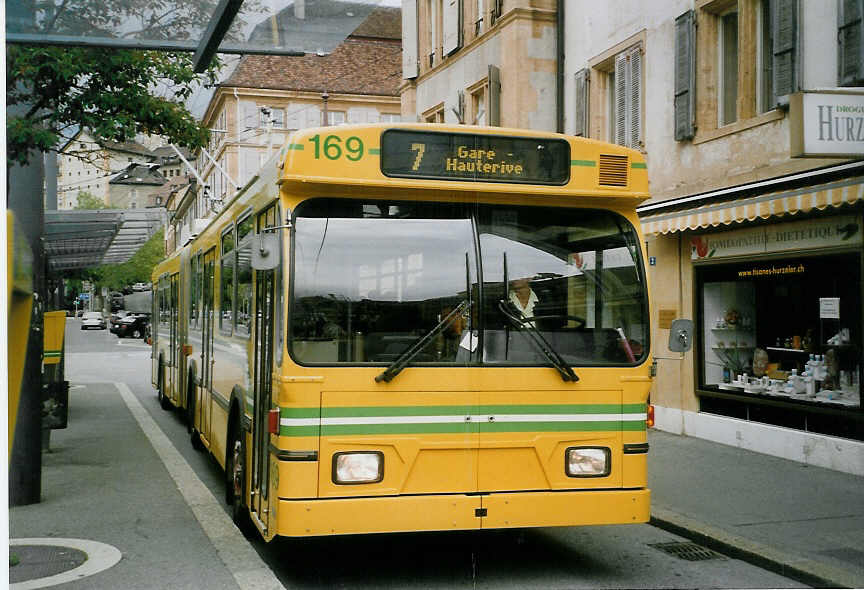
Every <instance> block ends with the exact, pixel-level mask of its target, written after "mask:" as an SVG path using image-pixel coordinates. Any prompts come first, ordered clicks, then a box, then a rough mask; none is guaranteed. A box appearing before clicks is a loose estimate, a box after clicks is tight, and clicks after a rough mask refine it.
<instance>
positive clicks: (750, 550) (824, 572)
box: [649, 506, 864, 588]
mask: <svg viewBox="0 0 864 590" xmlns="http://www.w3.org/2000/svg"><path fill="white" fill-rule="evenodd" d="M649 522H650V524H652V525H654V526H656V527H657V528H660V529H663V530H666V531H669V532H670V533H674V534H676V535H680V536H682V537H685V538H687V539H690V540H691V541H695V542H697V543H700V544H702V545H705V546H706V547H709V548H710V549H714V550H716V551H720V552H722V553H725V554H726V555H729V556H730V557H733V558H735V559H740V560H742V561H746V562H748V563H751V564H753V565H756V566H759V567H761V568H764V569H766V570H769V571H772V572H774V573H777V574H780V575H782V576H786V577H788V578H792V579H795V580H797V581H799V582H802V583H804V584H807V585H808V586H814V587H817V588H861V587H864V579H862V578H861V577H860V576H856V575H855V574H853V573H851V572H848V571H845V570H842V569H839V568H835V567H833V566H830V565H826V564H824V563H820V562H817V561H813V560H812V559H808V558H806V557H802V556H799V555H796V554H793V553H788V552H785V551H782V550H780V549H777V548H776V547H773V546H770V545H765V544H764V543H759V542H757V541H753V540H752V539H747V538H745V537H741V536H738V535H735V534H733V533H730V532H728V531H726V530H723V529H721V528H719V527H716V526H713V525H710V524H706V523H703V522H700V521H698V520H695V519H693V518H690V517H688V516H684V515H682V514H678V513H677V512H674V511H672V510H667V509H665V508H658V507H656V506H652V507H651V520H650V521H649Z"/></svg>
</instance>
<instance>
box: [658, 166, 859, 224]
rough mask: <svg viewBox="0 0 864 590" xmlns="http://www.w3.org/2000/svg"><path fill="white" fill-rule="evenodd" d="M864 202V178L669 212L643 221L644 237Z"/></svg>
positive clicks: (847, 179) (846, 179)
mask: <svg viewBox="0 0 864 590" xmlns="http://www.w3.org/2000/svg"><path fill="white" fill-rule="evenodd" d="M858 201H864V176H857V177H854V178H844V179H843V180H838V181H835V182H829V183H826V184H820V185H816V186H808V187H804V188H797V189H793V190H785V191H778V192H774V193H767V194H763V195H758V196H755V197H743V198H740V199H736V200H733V201H724V202H721V203H709V204H707V205H702V206H700V207H695V208H690V209H684V210H681V211H666V212H662V213H655V214H653V215H645V216H643V217H642V218H641V221H642V232H643V233H644V235H651V234H668V233H671V232H676V231H684V230H688V229H699V228H706V227H716V226H719V225H729V224H731V223H735V222H738V223H740V222H744V221H755V220H756V219H767V218H769V217H772V216H782V215H795V214H796V213H807V212H808V211H812V210H813V209H817V210H820V211H821V210H823V209H827V208H828V207H840V206H842V205H848V204H852V203H856V202H858Z"/></svg>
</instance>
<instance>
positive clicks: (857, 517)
mask: <svg viewBox="0 0 864 590" xmlns="http://www.w3.org/2000/svg"><path fill="white" fill-rule="evenodd" d="M649 442H650V445H651V450H650V453H649V464H648V474H649V475H648V483H649V486H650V487H651V514H652V523H653V524H655V525H657V526H661V527H663V528H666V529H667V530H670V531H672V532H676V533H679V534H684V535H686V536H688V537H690V538H694V539H696V540H698V541H700V542H702V543H704V544H706V545H709V546H712V547H714V548H716V549H718V550H720V551H724V552H726V553H727V554H731V555H733V556H736V557H740V558H743V559H747V560H748V561H751V562H753V563H757V564H759V565H761V566H763V567H767V568H769V569H772V570H773V571H777V572H780V573H781V574H783V575H788V576H794V577H796V578H797V579H801V580H804V581H805V582H807V583H810V584H813V585H816V586H841V587H842V586H845V587H848V588H864V478H861V477H858V476H855V475H849V474H846V473H842V472H839V471H832V470H830V469H823V468H821V467H813V466H809V465H806V464H803V463H798V462H795V461H789V460H786V459H780V458H777V457H771V456H768V455H762V454H759V453H754V452H752V451H748V450H744V449H739V448H735V447H730V446H726V445H721V444H717V443H713V442H709V441H705V440H702V439H698V438H693V437H686V436H676V435H672V434H669V433H666V432H661V431H651V433H650V434H649Z"/></svg>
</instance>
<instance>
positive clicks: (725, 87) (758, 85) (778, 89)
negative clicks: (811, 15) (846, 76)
mask: <svg viewBox="0 0 864 590" xmlns="http://www.w3.org/2000/svg"><path fill="white" fill-rule="evenodd" d="M697 6H698V9H697V10H696V20H697V21H698V22H697V25H698V26H696V27H695V29H694V30H695V31H696V34H695V37H696V40H695V45H696V46H697V47H696V48H695V51H694V50H693V49H694V48H693V46H692V44H689V43H678V42H676V55H675V59H676V63H678V64H681V65H683V63H684V62H688V63H689V67H683V68H682V67H679V68H678V69H677V70H676V139H679V140H681V139H689V138H690V137H692V136H693V133H692V130H689V129H685V127H686V121H685V114H686V112H689V111H688V109H689V103H687V102H686V101H693V100H695V99H697V98H698V100H699V108H698V109H695V113H696V116H695V119H696V125H695V127H696V128H697V129H698V130H699V132H698V135H703V136H704V135H706V134H708V136H709V137H711V135H710V134H711V133H712V132H714V131H715V130H717V129H719V128H721V127H724V126H727V125H732V124H733V123H734V124H736V125H735V126H733V127H732V128H731V130H730V131H737V130H740V129H744V128H747V127H749V126H752V125H753V124H758V123H760V122H765V121H766V119H764V118H763V119H757V120H755V121H753V122H752V123H751V122H750V121H751V120H753V119H754V118H755V117H757V116H758V115H761V114H763V113H767V112H769V111H772V110H774V109H776V107H777V105H778V104H780V103H785V102H786V101H787V100H788V98H787V97H788V95H789V94H791V93H793V92H796V91H797V90H798V74H797V62H798V59H799V58H798V52H797V27H798V24H797V23H798V3H797V0H740V1H735V0H712V1H707V2H706V1H704V0H701V1H699V2H697ZM684 16H685V15H682V16H681V17H679V19H678V21H680V20H681V19H682V18H683V17H684ZM682 31H683V28H682ZM683 38H684V37H683V36H682V37H681V39H683ZM697 55H699V56H700V57H699V64H698V68H696V67H695V60H696V56H697ZM679 74H680V76H679ZM694 80H695V82H694ZM693 90H695V92H693ZM679 95H680V96H679ZM682 97H686V101H682ZM679 103H680V104H679ZM679 107H680V108H679ZM685 107H687V108H685ZM778 116H782V115H781V114H780V113H779V112H778ZM768 120H772V119H768ZM730 131H726V132H730ZM697 139H698V137H697Z"/></svg>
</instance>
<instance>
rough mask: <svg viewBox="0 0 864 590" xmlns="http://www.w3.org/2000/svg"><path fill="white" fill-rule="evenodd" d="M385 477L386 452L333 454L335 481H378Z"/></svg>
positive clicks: (341, 482) (346, 482)
mask: <svg viewBox="0 0 864 590" xmlns="http://www.w3.org/2000/svg"><path fill="white" fill-rule="evenodd" d="M382 479H384V453H381V452H380V451H360V452H355V453H336V454H335V455H333V483H337V484H353V483H376V482H379V481H381V480H382Z"/></svg>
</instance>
